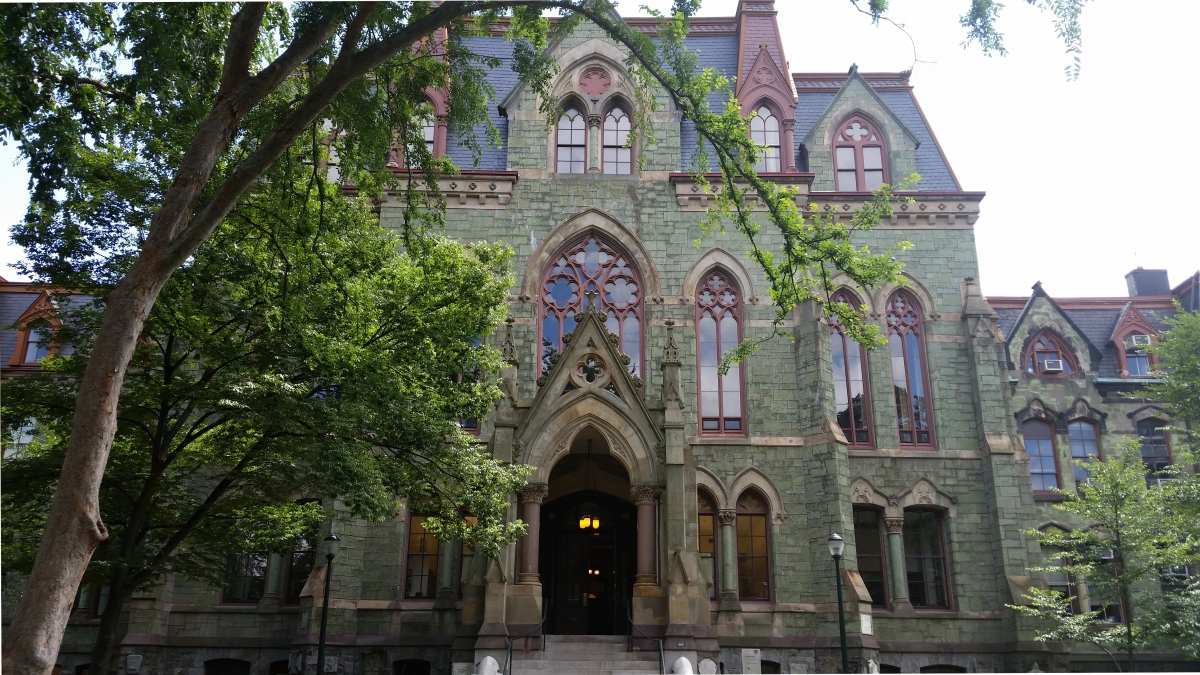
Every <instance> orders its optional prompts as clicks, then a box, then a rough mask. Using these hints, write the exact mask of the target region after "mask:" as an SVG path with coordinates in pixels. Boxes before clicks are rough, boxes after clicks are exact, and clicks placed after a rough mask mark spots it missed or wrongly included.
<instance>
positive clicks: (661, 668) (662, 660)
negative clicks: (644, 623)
mask: <svg viewBox="0 0 1200 675" xmlns="http://www.w3.org/2000/svg"><path fill="white" fill-rule="evenodd" d="M625 616H627V617H629V641H628V643H627V645H628V647H629V651H633V631H635V630H636V631H637V632H638V633H641V635H642V637H644V638H646V639H647V640H654V641H655V642H657V643H658V672H659V674H660V675H666V673H667V658H666V656H665V655H664V654H663V641H662V638H654V637H650V636H649V635H646V634H645V633H642V629H641V628H638V627H637V624H636V623H634V622H633V598H630V599H629V602H627V603H625Z"/></svg>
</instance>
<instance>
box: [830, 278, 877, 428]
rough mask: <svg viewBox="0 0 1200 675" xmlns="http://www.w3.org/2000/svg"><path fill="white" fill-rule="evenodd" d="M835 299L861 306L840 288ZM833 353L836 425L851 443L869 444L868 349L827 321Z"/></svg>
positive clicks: (835, 323)
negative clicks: (830, 332)
mask: <svg viewBox="0 0 1200 675" xmlns="http://www.w3.org/2000/svg"><path fill="white" fill-rule="evenodd" d="M833 301H834V302H835V303H842V304H845V305H848V306H850V307H860V306H861V305H862V303H861V302H859V301H858V299H857V298H855V297H854V296H852V295H850V294H849V293H847V292H845V291H842V292H839V293H837V294H836V295H834V296H833ZM830 330H831V331H832V333H833V334H832V335H831V336H830V347H831V348H832V353H833V397H834V404H835V405H836V407H837V420H838V425H839V426H841V428H842V434H843V435H844V436H845V437H846V440H847V441H848V442H849V443H850V445H852V446H860V447H861V446H869V445H871V408H870V400H869V399H870V396H869V395H868V393H867V392H869V391H870V387H869V385H868V382H867V353H866V351H865V350H863V348H862V346H861V345H859V344H858V342H856V341H855V340H854V338H852V337H850V336H849V335H846V334H845V332H843V330H842V326H841V324H839V323H837V322H836V321H834V322H833V323H832V324H831V325H830Z"/></svg>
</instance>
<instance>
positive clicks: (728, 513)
mask: <svg viewBox="0 0 1200 675" xmlns="http://www.w3.org/2000/svg"><path fill="white" fill-rule="evenodd" d="M717 517H718V518H720V519H721V524H722V525H733V524H734V523H736V522H737V511H734V510H732V509H721V510H719V511H717Z"/></svg>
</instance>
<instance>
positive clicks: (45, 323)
mask: <svg viewBox="0 0 1200 675" xmlns="http://www.w3.org/2000/svg"><path fill="white" fill-rule="evenodd" d="M60 326H62V322H61V321H59V320H58V319H56V318H54V316H52V315H47V314H40V315H35V316H31V317H29V318H27V319H25V320H24V321H22V322H21V323H20V327H19V328H17V331H16V332H17V336H16V337H17V339H16V344H15V345H14V348H13V353H12V356H11V357H9V359H8V365H10V366H25V367H34V368H40V367H41V365H42V362H41V359H38V360H36V361H29V360H27V357H28V354H27V353H26V352H28V351H29V337H30V335H31V334H32V333H33V332H35V331H37V332H38V333H39V334H40V335H43V336H44V340H45V345H46V355H45V356H43V357H42V358H43V359H44V358H48V357H51V356H58V348H59V345H57V344H55V342H54V338H55V333H57V332H58V329H59V327H60ZM41 343H42V341H41V340H39V341H38V344H41Z"/></svg>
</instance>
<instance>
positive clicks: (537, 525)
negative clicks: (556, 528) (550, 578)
mask: <svg viewBox="0 0 1200 675" xmlns="http://www.w3.org/2000/svg"><path fill="white" fill-rule="evenodd" d="M549 491H550V488H549V486H547V485H546V484H545V483H537V484H534V485H526V486H525V487H523V488H521V490H520V495H521V520H524V521H525V524H526V525H527V526H528V527H529V530H528V531H527V532H526V533H525V536H524V537H522V538H521V574H520V576H519V577H517V583H518V584H540V583H541V579H540V578H539V577H538V540H539V535H540V533H541V526H542V500H543V499H545V498H546V494H547V493H548V492H549Z"/></svg>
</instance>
